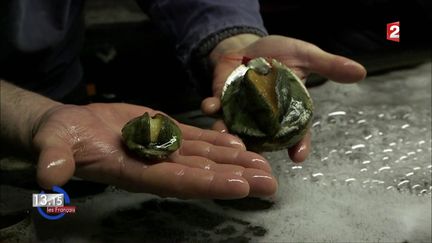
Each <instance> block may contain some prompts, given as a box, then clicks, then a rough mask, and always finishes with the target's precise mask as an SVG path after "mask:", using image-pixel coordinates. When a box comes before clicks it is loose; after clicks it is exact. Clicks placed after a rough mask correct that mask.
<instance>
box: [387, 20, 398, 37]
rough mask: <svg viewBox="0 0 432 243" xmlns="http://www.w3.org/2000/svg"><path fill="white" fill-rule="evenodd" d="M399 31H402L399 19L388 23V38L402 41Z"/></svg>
mask: <svg viewBox="0 0 432 243" xmlns="http://www.w3.org/2000/svg"><path fill="white" fill-rule="evenodd" d="M399 31H400V26H399V21H398V22H393V23H388V24H387V40H390V41H395V42H399V41H400V37H399Z"/></svg>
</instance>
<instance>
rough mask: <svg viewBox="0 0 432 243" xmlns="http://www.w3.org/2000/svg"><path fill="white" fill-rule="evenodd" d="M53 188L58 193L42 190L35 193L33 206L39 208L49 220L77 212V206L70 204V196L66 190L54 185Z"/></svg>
mask: <svg viewBox="0 0 432 243" xmlns="http://www.w3.org/2000/svg"><path fill="white" fill-rule="evenodd" d="M52 190H53V191H54V192H56V193H45V192H44V191H41V192H40V193H38V194H33V207H35V208H37V210H38V212H39V214H40V215H41V216H42V217H44V218H46V219H49V220H58V219H61V218H63V217H64V216H65V215H66V214H70V213H75V212H76V207H75V206H70V205H68V204H70V198H69V195H68V194H67V193H66V191H65V190H63V189H62V188H60V187H58V186H53V189H52ZM65 204H66V205H65ZM44 208H45V210H44Z"/></svg>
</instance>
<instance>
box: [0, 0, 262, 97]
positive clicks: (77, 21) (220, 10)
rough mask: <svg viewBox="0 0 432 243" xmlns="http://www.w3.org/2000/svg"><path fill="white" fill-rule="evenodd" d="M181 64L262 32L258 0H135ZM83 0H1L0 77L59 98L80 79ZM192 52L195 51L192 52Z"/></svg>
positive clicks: (186, 63)
mask: <svg viewBox="0 0 432 243" xmlns="http://www.w3.org/2000/svg"><path fill="white" fill-rule="evenodd" d="M138 3H139V4H140V6H141V7H142V8H143V9H144V10H145V11H147V12H148V14H149V15H150V17H151V18H152V19H153V20H154V21H155V22H156V23H158V24H159V26H160V28H161V31H162V32H164V33H165V34H166V35H167V36H168V37H169V38H171V39H172V41H173V42H174V43H175V45H176V50H177V53H178V57H179V59H180V60H181V61H182V62H183V63H184V64H185V65H186V66H187V65H188V64H189V63H190V62H191V59H193V56H194V55H198V56H199V55H207V54H208V53H209V52H210V51H211V49H212V48H213V47H214V46H215V45H216V44H217V43H218V42H219V41H221V40H222V39H224V38H227V37H229V36H232V35H236V34H240V33H255V34H258V35H265V34H266V30H265V28H264V26H263V22H262V19H261V16H260V14H259V3H258V0H234V1H233V0H147V1H146V0H138ZM83 5H84V1H83V0H1V1H0V78H2V79H5V80H7V81H10V82H13V83H15V84H17V85H20V86H21V87H23V88H26V89H29V90H32V91H35V92H38V93H41V94H43V95H46V96H48V97H51V98H53V99H57V100H60V99H61V98H63V97H64V96H65V95H67V94H68V93H69V92H70V91H71V90H73V89H74V87H76V86H77V85H78V84H79V82H80V81H81V79H82V69H81V65H80V62H79V51H80V49H81V46H82V42H83V31H84V23H83V16H82V12H83V11H82V10H83ZM194 53H195V54H194Z"/></svg>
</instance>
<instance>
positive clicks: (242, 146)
mask: <svg viewBox="0 0 432 243" xmlns="http://www.w3.org/2000/svg"><path fill="white" fill-rule="evenodd" d="M230 144H231V145H235V146H238V147H241V148H246V147H245V145H244V144H243V143H241V142H239V141H236V140H231V141H230Z"/></svg>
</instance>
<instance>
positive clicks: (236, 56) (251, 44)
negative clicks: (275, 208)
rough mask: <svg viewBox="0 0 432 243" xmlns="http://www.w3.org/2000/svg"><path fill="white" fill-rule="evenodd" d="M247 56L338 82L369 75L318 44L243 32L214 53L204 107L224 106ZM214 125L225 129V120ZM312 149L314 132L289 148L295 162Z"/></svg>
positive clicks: (302, 75)
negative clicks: (225, 92)
mask: <svg viewBox="0 0 432 243" xmlns="http://www.w3.org/2000/svg"><path fill="white" fill-rule="evenodd" d="M243 57H249V58H254V57H272V58H275V59H277V60H279V61H280V62H283V63H284V64H285V65H287V66H288V67H290V68H291V69H292V70H294V72H295V73H296V74H297V76H299V77H300V78H301V79H303V80H304V79H306V77H307V76H308V74H310V73H318V74H320V75H322V76H324V77H326V78H329V79H331V80H333V81H336V82H341V83H352V82H356V81H360V80H362V79H364V78H365V76H366V70H365V68H364V67H363V66H362V65H360V64H359V63H357V62H355V61H353V60H350V59H348V58H345V57H342V56H338V55H333V54H331V53H328V52H325V51H323V50H321V49H320V48H318V47H317V46H315V45H313V44H311V43H308V42H304V41H301V40H297V39H293V38H288V37H284V36H275V35H273V36H267V37H263V38H260V37H258V36H254V35H239V36H235V37H231V38H228V39H226V40H224V41H222V42H221V43H220V44H219V45H218V46H217V47H216V48H215V49H214V50H213V51H212V53H211V54H210V58H211V60H212V62H213V64H214V75H213V87H212V88H213V97H209V98H207V99H205V100H204V101H203V102H202V104H201V108H202V110H203V112H204V113H206V114H209V115H212V114H215V113H217V112H219V110H220V109H221V103H220V96H221V93H222V88H223V86H224V83H225V80H226V78H227V77H228V76H229V74H230V73H231V72H232V71H233V70H234V69H235V68H236V67H237V66H238V65H240V64H241V60H242V58H243ZM214 129H216V130H225V131H226V126H225V125H224V124H223V122H222V121H219V122H217V123H216V124H215V126H214ZM309 151H310V132H309V133H308V134H307V135H306V136H305V137H304V138H303V139H302V140H301V141H300V142H299V143H298V144H296V145H295V146H293V147H291V148H289V149H288V153H289V156H290V157H291V159H292V160H293V161H294V162H301V161H304V160H305V159H306V157H307V155H308V154H309Z"/></svg>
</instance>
